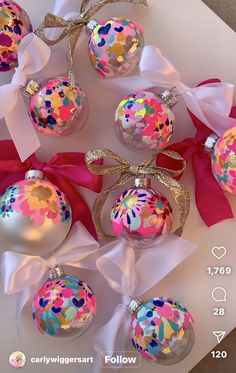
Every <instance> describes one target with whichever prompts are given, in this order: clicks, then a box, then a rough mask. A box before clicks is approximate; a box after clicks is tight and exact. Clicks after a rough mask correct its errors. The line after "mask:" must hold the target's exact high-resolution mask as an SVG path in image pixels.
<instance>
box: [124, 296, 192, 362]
mask: <svg viewBox="0 0 236 373" xmlns="http://www.w3.org/2000/svg"><path fill="white" fill-rule="evenodd" d="M129 310H130V312H131V313H132V314H133V316H132V321H131V331H130V337H131V341H132V343H133V346H134V348H135V349H136V350H137V351H138V352H139V353H140V355H141V356H142V357H144V358H145V359H147V360H149V361H152V362H155V363H158V364H160V365H171V364H176V363H178V362H180V361H181V360H183V359H184V358H185V357H186V356H187V355H188V354H189V353H190V351H191V350H192V347H193V344H194V327H193V318H192V316H191V314H190V313H189V312H188V310H187V309H186V308H185V307H184V306H182V305H181V304H180V303H178V302H176V301H175V300H174V299H172V298H163V297H158V298H152V299H149V300H148V301H147V302H145V303H142V302H140V301H139V300H132V301H131V303H130V305H129Z"/></svg>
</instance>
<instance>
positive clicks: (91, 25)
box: [86, 19, 99, 35]
mask: <svg viewBox="0 0 236 373" xmlns="http://www.w3.org/2000/svg"><path fill="white" fill-rule="evenodd" d="M98 25H99V22H98V21H97V20H96V19H90V21H88V23H87V25H86V31H87V33H88V34H89V35H91V34H92V32H93V31H94V30H95V28H96V27H97V26H98Z"/></svg>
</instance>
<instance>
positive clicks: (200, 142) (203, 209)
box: [157, 79, 236, 227]
mask: <svg viewBox="0 0 236 373" xmlns="http://www.w3.org/2000/svg"><path fill="white" fill-rule="evenodd" d="M213 85H215V87H216V86H217V85H218V86H219V87H220V86H221V87H222V86H223V85H222V83H221V81H220V80H219V79H210V80H207V81H204V82H202V83H200V85H199V88H200V87H202V89H203V87H205V89H206V90H208V91H210V92H212V89H211V86H213ZM222 88H223V87H222ZM214 89H215V88H214ZM202 93H203V90H202ZM215 93H216V91H215ZM228 93H229V92H228ZM229 97H230V95H227V90H225V98H224V97H223V96H222V97H221V98H219V97H218V96H217V95H216V96H215V97H214V96H212V99H211V100H210V101H209V102H211V103H213V104H214V105H215V106H216V107H217V106H219V103H221V104H222V107H225V105H226V101H227V99H228V98H229ZM227 105H229V104H227ZM189 114H190V116H191V119H192V122H193V125H194V127H195V129H196V133H195V135H194V137H192V138H189V137H188V138H186V139H184V140H182V141H180V142H178V143H175V144H172V145H170V146H168V148H167V150H171V151H175V152H177V153H178V154H180V155H181V156H182V157H183V158H184V159H185V161H186V162H190V161H191V163H192V166H193V171H194V175H195V199H196V205H197V208H198V211H199V213H200V215H201V217H202V219H203V221H204V222H205V224H206V225H207V226H209V227H211V226H212V225H214V224H217V223H219V222H221V221H224V220H226V219H232V218H233V212H232V209H231V206H230V203H229V201H228V200H227V196H226V195H225V193H224V190H227V191H229V192H230V193H232V194H233V193H234V192H233V191H234V190H235V188H234V186H233V175H234V170H233V166H232V164H233V160H234V151H233V148H234V140H233V137H234V135H233V132H234V128H235V125H234V124H233V125H232V122H235V118H236V107H232V110H231V112H230V117H228V122H227V125H226V123H225V122H224V124H225V128H224V130H223V129H222V130H220V131H219V133H217V134H216V133H212V130H211V129H210V128H208V127H207V126H206V125H204V124H203V121H202V120H200V119H199V118H198V117H197V116H196V115H194V114H193V113H192V112H191V111H189ZM229 128H230V129H229ZM231 129H232V130H231ZM225 131H226V132H225ZM218 141H219V143H218ZM204 144H205V146H204ZM214 148H215V149H214ZM209 152H210V153H212V155H211V157H209ZM157 165H158V166H159V167H163V168H172V169H176V168H178V166H179V165H178V163H176V162H175V161H174V160H171V159H170V158H168V159H167V158H166V157H162V156H161V157H159V159H158V164H157ZM212 170H213V172H212Z"/></svg>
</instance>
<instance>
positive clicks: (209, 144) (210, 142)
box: [204, 133, 219, 153]
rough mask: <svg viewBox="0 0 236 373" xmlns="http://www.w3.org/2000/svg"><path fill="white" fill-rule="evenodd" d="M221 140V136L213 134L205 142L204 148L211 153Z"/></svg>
mask: <svg viewBox="0 0 236 373" xmlns="http://www.w3.org/2000/svg"><path fill="white" fill-rule="evenodd" d="M218 139H219V136H217V135H216V134H215V133H212V134H211V135H210V136H208V138H207V139H206V141H205V144H204V148H205V150H206V151H207V152H208V153H211V152H212V151H213V149H214V147H215V145H216V143H217V140H218Z"/></svg>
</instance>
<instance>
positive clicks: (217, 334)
mask: <svg viewBox="0 0 236 373" xmlns="http://www.w3.org/2000/svg"><path fill="white" fill-rule="evenodd" d="M212 333H213V334H214V336H215V337H216V339H217V343H220V342H221V341H222V339H223V338H224V336H225V334H226V332H224V331H222V330H215V331H214V332H212Z"/></svg>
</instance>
